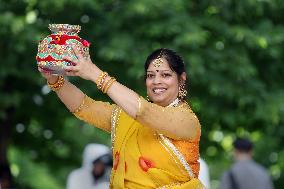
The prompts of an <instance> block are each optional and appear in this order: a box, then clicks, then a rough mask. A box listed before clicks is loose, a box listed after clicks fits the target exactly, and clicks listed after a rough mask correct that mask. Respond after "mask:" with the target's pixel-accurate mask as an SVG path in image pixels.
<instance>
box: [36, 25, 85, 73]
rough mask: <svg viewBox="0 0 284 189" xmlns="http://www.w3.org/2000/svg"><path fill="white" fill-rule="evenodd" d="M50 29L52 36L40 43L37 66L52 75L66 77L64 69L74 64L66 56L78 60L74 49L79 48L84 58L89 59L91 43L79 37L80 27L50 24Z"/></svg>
mask: <svg viewBox="0 0 284 189" xmlns="http://www.w3.org/2000/svg"><path fill="white" fill-rule="evenodd" d="M48 28H49V29H50V31H51V35H49V36H47V37H46V38H44V39H43V40H42V41H40V42H39V45H38V53H37V56H36V60H37V65H38V66H39V67H40V68H42V69H43V70H45V71H49V72H51V73H52V74H55V75H65V72H64V67H65V66H72V65H73V63H72V62H70V61H68V60H65V59H64V56H66V55H69V56H71V57H72V58H73V59H76V56H75V54H74V51H73V49H72V48H77V49H78V50H79V51H80V53H81V54H82V55H83V56H84V57H88V56H89V46H90V43H89V42H88V41H86V40H84V39H82V38H80V37H79V36H78V33H79V32H80V30H81V26H79V25H69V24H49V27H48Z"/></svg>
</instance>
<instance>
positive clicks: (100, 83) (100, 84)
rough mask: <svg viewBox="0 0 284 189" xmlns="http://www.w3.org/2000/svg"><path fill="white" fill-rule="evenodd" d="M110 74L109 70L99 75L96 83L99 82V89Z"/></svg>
mask: <svg viewBox="0 0 284 189" xmlns="http://www.w3.org/2000/svg"><path fill="white" fill-rule="evenodd" d="M107 76H108V73H107V72H102V73H101V74H100V75H99V77H98V78H97V80H96V84H97V87H98V89H101V88H102V85H103V83H104V81H105V79H106V77H107Z"/></svg>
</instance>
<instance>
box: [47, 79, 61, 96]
mask: <svg viewBox="0 0 284 189" xmlns="http://www.w3.org/2000/svg"><path fill="white" fill-rule="evenodd" d="M64 82H65V79H64V77H63V76H62V75H61V76H59V77H58V79H57V81H56V82H55V83H54V84H51V83H49V82H48V81H47V85H48V87H49V88H50V89H51V90H53V91H55V92H56V91H58V90H59V89H61V87H62V86H63V84H64Z"/></svg>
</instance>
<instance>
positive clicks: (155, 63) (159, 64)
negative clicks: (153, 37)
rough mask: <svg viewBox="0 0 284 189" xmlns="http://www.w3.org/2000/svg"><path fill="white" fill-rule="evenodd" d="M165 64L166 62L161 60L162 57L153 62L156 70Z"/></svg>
mask: <svg viewBox="0 0 284 189" xmlns="http://www.w3.org/2000/svg"><path fill="white" fill-rule="evenodd" d="M163 63H164V62H163V59H162V58H160V57H158V58H156V59H155V60H154V61H153V65H154V67H155V68H158V67H160V66H161V65H162V64H163Z"/></svg>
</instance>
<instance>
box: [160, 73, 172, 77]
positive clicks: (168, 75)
mask: <svg viewBox="0 0 284 189" xmlns="http://www.w3.org/2000/svg"><path fill="white" fill-rule="evenodd" d="M162 76H163V77H171V76H172V75H171V74H168V73H164V74H162Z"/></svg>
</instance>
